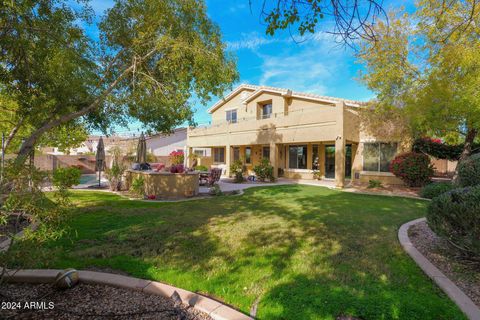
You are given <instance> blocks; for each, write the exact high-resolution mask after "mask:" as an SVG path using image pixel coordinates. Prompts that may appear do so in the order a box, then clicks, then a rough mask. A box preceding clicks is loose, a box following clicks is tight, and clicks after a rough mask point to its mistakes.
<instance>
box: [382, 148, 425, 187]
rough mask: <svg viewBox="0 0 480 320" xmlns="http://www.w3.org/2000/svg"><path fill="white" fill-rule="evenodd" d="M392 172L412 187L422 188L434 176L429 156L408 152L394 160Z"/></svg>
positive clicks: (391, 164) (391, 165)
mask: <svg viewBox="0 0 480 320" xmlns="http://www.w3.org/2000/svg"><path fill="white" fill-rule="evenodd" d="M390 172H392V173H393V174H394V175H395V176H397V177H399V178H400V179H402V180H403V181H404V182H405V183H406V184H407V185H408V186H410V187H421V186H424V185H426V184H427V183H429V182H430V180H431V178H432V176H433V165H432V164H431V163H430V158H429V157H428V156H427V155H425V154H422V153H416V152H407V153H403V154H400V155H398V156H397V157H395V159H393V160H392V162H391V163H390Z"/></svg>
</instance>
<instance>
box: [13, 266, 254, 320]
mask: <svg viewBox="0 0 480 320" xmlns="http://www.w3.org/2000/svg"><path fill="white" fill-rule="evenodd" d="M60 271H61V270H59V269H23V270H18V271H15V270H8V271H7V272H6V274H5V279H6V280H7V281H9V282H26V283H53V281H55V277H56V276H57V274H58V273H59V272H60ZM78 275H79V279H80V282H83V283H87V284H102V285H108V286H113V287H119V288H125V289H130V290H137V291H142V292H146V293H150V294H156V295H161V296H164V297H167V298H170V297H172V295H173V294H174V292H177V293H178V295H179V296H180V298H181V299H182V302H183V303H185V304H187V305H189V306H190V307H192V308H194V309H196V310H199V311H202V312H204V313H206V314H208V315H209V316H210V317H212V318H213V319H214V320H253V318H252V317H250V316H247V315H245V314H243V313H241V312H240V311H238V310H235V309H234V308H232V307H230V306H228V305H226V304H223V303H221V302H219V301H217V300H214V299H211V298H208V297H206V296H203V295H200V294H198V293H194V292H191V291H187V290H184V289H180V288H176V287H174V286H171V285H168V284H164V283H161V282H157V281H150V280H144V279H139V278H133V277H128V276H122V275H118V274H112V273H105V272H96V271H78Z"/></svg>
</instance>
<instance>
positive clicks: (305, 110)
mask: <svg viewBox="0 0 480 320" xmlns="http://www.w3.org/2000/svg"><path fill="white" fill-rule="evenodd" d="M249 92H252V91H249ZM241 97H242V93H241V92H239V93H238V94H237V95H236V96H235V97H232V98H231V99H230V100H229V101H227V102H226V103H225V104H224V105H222V106H221V107H220V108H218V109H217V110H215V111H213V113H212V126H211V127H208V128H197V129H191V128H190V129H189V131H188V140H187V144H188V145H189V147H212V146H226V147H227V148H230V147H233V146H241V147H242V150H241V152H240V154H241V156H242V157H243V155H244V147H245V146H252V148H253V149H252V164H251V165H249V166H248V168H249V170H251V168H253V166H254V165H256V164H257V163H258V162H259V161H260V157H261V146H262V145H272V144H273V145H275V146H277V148H278V149H279V150H281V151H279V153H278V154H277V158H276V159H277V163H276V166H277V167H278V168H288V151H286V150H285V147H286V146H287V145H289V144H307V145H308V160H307V161H308V162H307V164H308V169H309V170H311V162H312V159H311V157H312V148H311V145H312V144H313V143H316V144H320V146H321V147H320V149H319V153H320V156H319V158H320V159H319V160H320V163H319V168H320V171H321V175H322V176H324V174H325V172H324V171H325V162H324V161H325V153H324V145H325V144H334V145H335V146H336V176H337V177H340V176H343V175H344V171H345V168H343V167H344V166H343V165H342V164H343V163H344V159H345V158H344V151H343V150H345V145H346V144H351V145H352V179H355V173H356V172H357V173H359V174H360V173H361V172H362V170H363V143H364V142H369V141H379V142H390V141H388V139H386V138H385V137H383V138H382V137H372V136H370V135H369V134H367V132H365V131H366V130H364V128H363V127H362V124H361V117H360V114H359V108H357V107H352V106H346V105H345V104H344V103H343V102H335V103H329V102H320V101H312V100H309V99H307V98H305V99H304V98H299V97H286V96H282V95H281V94H277V93H269V92H262V93H261V94H259V95H258V96H256V97H253V98H251V100H248V103H246V104H244V103H242V101H243V99H242V98H241ZM264 102H271V103H272V117H271V118H269V119H259V108H258V106H259V104H261V103H264ZM235 107H236V108H237V119H238V123H230V124H227V123H226V119H225V110H229V109H232V108H235ZM387 138H388V137H387ZM405 140H406V141H407V139H405ZM408 147H409V144H408V143H405V142H404V141H401V142H399V149H398V153H400V152H403V151H405V150H407V149H408ZM256 148H258V149H256ZM231 154H232V159H231V160H232V161H233V151H232V152H231ZM280 155H282V156H283V158H281V157H280ZM272 159H274V158H272ZM226 162H227V159H226ZM225 165H227V163H226V164H225ZM307 171H308V170H307ZM368 174H369V173H368ZM285 176H287V177H295V178H301V179H306V178H308V177H310V178H313V176H312V174H311V172H303V171H292V172H290V171H288V169H286V170H285ZM364 179H365V178H363V180H364ZM381 179H384V180H385V181H387V182H392V181H393V183H394V182H398V181H396V180H395V179H391V178H390V177H386V178H385V176H382V178H380V179H378V180H381ZM367 182H368V180H367ZM342 183H343V181H340V180H338V181H337V185H339V186H341V185H342Z"/></svg>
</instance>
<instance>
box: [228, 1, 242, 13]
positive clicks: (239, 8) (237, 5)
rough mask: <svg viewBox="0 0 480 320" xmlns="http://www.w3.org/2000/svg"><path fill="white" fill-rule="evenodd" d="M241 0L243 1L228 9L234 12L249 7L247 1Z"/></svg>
mask: <svg viewBox="0 0 480 320" xmlns="http://www.w3.org/2000/svg"><path fill="white" fill-rule="evenodd" d="M240 1H241V2H239V3H236V4H234V5H233V6H231V7H230V8H228V11H230V13H234V12H237V11H240V10H243V9H245V8H246V7H247V3H246V2H244V1H243V0H240Z"/></svg>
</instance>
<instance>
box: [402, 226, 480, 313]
mask: <svg viewBox="0 0 480 320" xmlns="http://www.w3.org/2000/svg"><path fill="white" fill-rule="evenodd" d="M408 236H409V237H410V241H412V244H413V245H414V246H415V248H417V250H418V251H420V252H421V253H422V254H423V255H424V256H425V257H426V258H427V259H428V260H429V261H430V262H431V263H433V264H434V265H435V266H436V267H437V268H438V269H440V270H441V271H442V272H443V273H444V274H445V275H446V276H447V277H448V278H450V280H452V281H453V282H454V283H455V284H456V285H457V286H458V287H459V288H460V289H461V290H462V291H463V292H464V293H465V294H466V295H467V296H468V297H470V299H472V301H473V302H474V303H475V304H476V305H477V306H479V307H480V271H479V270H480V269H479V268H480V266H478V265H474V264H472V263H469V262H467V261H462V260H460V259H457V258H455V248H453V247H452V246H451V245H449V244H448V243H447V242H446V241H445V240H443V239H441V238H440V237H438V236H437V235H436V234H435V233H434V232H433V231H432V230H431V229H430V228H429V227H428V225H427V223H426V222H424V221H423V222H420V223H417V224H416V225H414V226H412V227H410V229H409V230H408Z"/></svg>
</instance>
